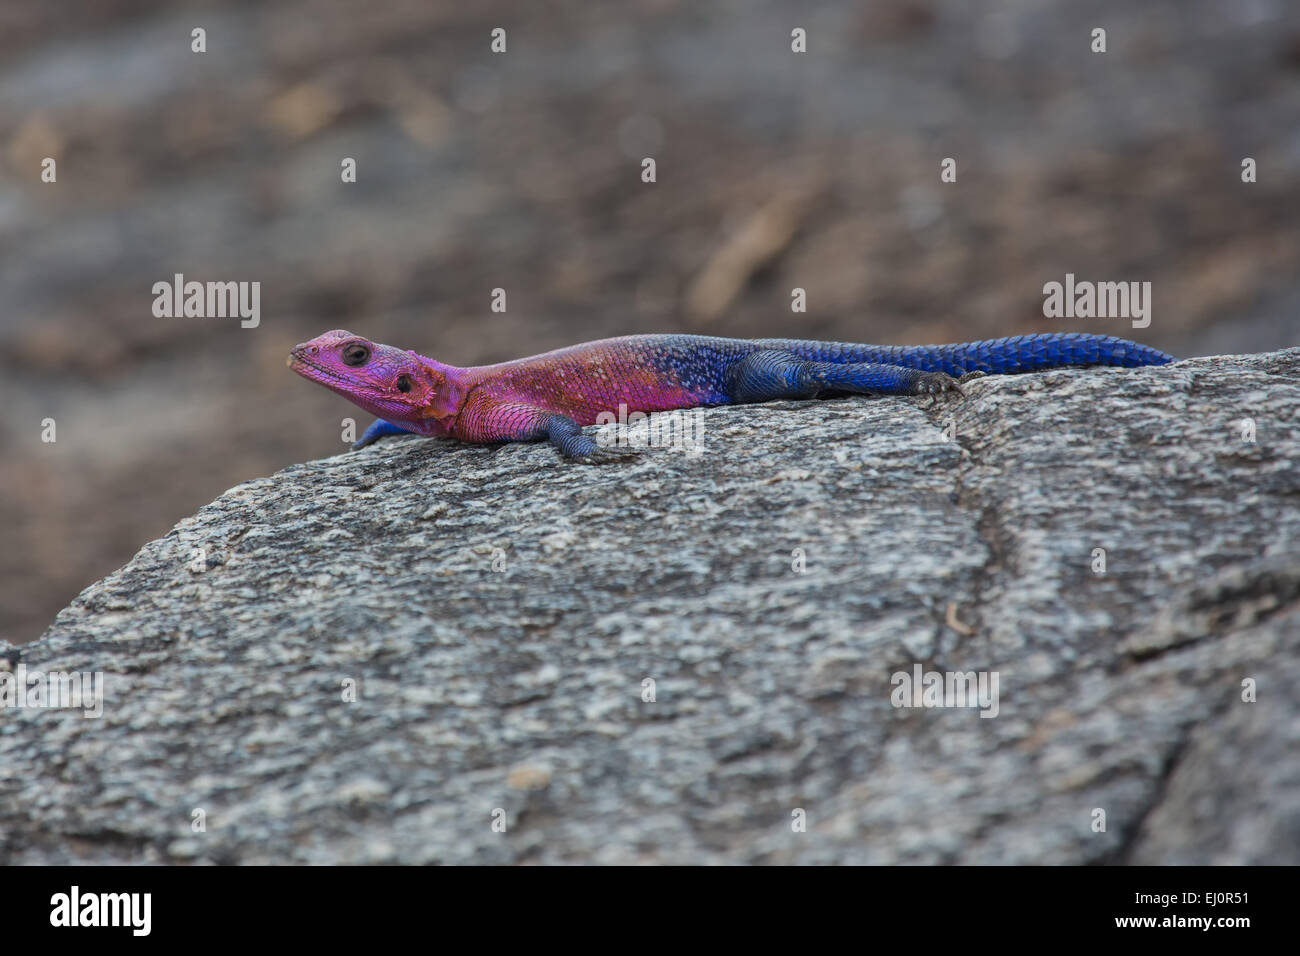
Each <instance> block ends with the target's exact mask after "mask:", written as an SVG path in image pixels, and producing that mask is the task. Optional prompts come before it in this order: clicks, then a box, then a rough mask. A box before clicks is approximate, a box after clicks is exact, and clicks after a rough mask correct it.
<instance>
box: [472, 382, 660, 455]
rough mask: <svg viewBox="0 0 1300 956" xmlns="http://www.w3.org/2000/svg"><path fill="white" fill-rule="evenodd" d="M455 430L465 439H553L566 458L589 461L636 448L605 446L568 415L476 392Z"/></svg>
mask: <svg viewBox="0 0 1300 956" xmlns="http://www.w3.org/2000/svg"><path fill="white" fill-rule="evenodd" d="M452 434H453V435H455V436H456V437H457V438H459V439H461V440H462V441H471V442H484V443H495V442H508V441H540V440H542V439H543V438H545V439H547V440H549V441H550V443H551V444H552V445H554V446H555V447H556V448H557V449H558V450H559V452H560V454H562V455H563V456H564V457H565V458H567V459H569V460H570V461H576V462H581V463H583V464H588V465H600V464H606V463H609V462H616V461H625V460H627V459H628V458H632V457H635V455H636V453H635V452H630V451H628V450H625V449H616V448H605V447H603V446H601V445H600V444H599V443H597V441H596V439H594V438H592V437H591V436H590V435H588V434H586V433H584V432H583V430H582V426H581V425H579V424H578V423H577V422H576V421H574V420H573V419H572V418H570V417H569V416H567V415H560V414H558V413H556V412H552V411H548V410H546V409H544V408H539V407H537V406H536V405H529V404H528V403H526V402H514V401H504V400H499V399H494V398H491V397H489V396H485V395H480V394H474V395H471V396H470V397H469V399H468V400H467V401H466V402H465V405H464V407H463V408H462V409H461V410H460V414H459V415H458V416H457V418H456V424H455V426H454V428H453V429H452Z"/></svg>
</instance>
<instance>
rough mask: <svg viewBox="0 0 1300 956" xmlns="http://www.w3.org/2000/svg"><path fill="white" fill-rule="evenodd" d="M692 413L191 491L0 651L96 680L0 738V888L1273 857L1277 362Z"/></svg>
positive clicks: (1293, 363)
mask: <svg viewBox="0 0 1300 956" xmlns="http://www.w3.org/2000/svg"><path fill="white" fill-rule="evenodd" d="M704 416H705V417H704V422H705V425H706V426H707V429H708V431H707V433H706V436H705V441H706V451H705V453H704V454H703V455H701V456H699V457H689V456H687V455H684V454H681V453H677V452H672V451H666V450H662V449H661V450H657V451H654V452H651V453H649V454H647V455H645V456H643V457H642V458H641V459H640V460H638V461H637V462H635V463H632V464H628V465H622V466H610V467H602V468H590V467H583V466H575V465H570V464H566V463H564V462H562V461H560V460H559V458H558V457H557V456H556V455H555V453H554V452H553V451H552V450H551V449H550V448H549V447H546V446H543V445H529V446H524V445H514V446H508V447H503V448H484V447H467V446H461V445H457V444H455V443H452V442H439V441H422V440H415V439H401V440H388V441H385V442H381V443H380V444H379V445H377V446H373V447H371V448H369V449H366V450H365V451H363V452H360V453H349V454H343V455H340V456H338V457H335V458H331V459H328V460H325V461H316V462H310V463H307V464H303V465H299V466H295V467H292V468H289V469H286V470H285V471H282V472H280V473H278V474H276V475H273V476H271V477H269V478H264V479H260V480H256V481H251V482H248V483H246V484H243V485H240V486H239V487H237V488H234V489H232V490H231V491H229V492H228V493H226V494H225V495H223V496H221V497H220V498H218V499H217V500H216V501H214V502H213V503H212V504H210V505H208V506H207V507H205V508H203V509H201V510H200V511H199V513H198V514H196V515H194V516H193V517H191V518H187V519H186V520H184V521H182V522H181V523H180V524H179V525H177V526H176V528H175V529H174V530H173V531H172V532H171V533H170V534H169V535H168V536H167V537H165V538H163V539H161V540H158V541H153V542H151V543H150V544H148V545H146V546H145V547H144V548H143V549H142V550H141V551H140V552H139V554H138V555H136V557H135V558H134V559H133V560H132V561H131V562H130V563H129V564H128V565H127V566H126V567H124V568H122V569H121V570H120V571H118V572H117V573H115V574H112V575H110V576H109V577H108V578H106V579H104V580H103V581H101V582H99V583H98V584H96V585H94V586H92V587H90V588H88V589H87V590H86V591H85V592H83V593H82V594H81V596H80V597H79V598H77V600H76V601H75V602H74V603H73V604H72V605H71V606H70V607H68V608H67V609H66V610H64V611H63V612H62V613H61V614H60V615H59V617H58V618H57V620H56V621H55V623H54V624H53V626H52V627H51V628H50V629H49V631H48V632H47V633H46V634H45V635H44V636H43V637H42V638H41V639H40V640H38V641H36V642H34V643H32V644H30V645H27V646H24V647H22V648H18V647H12V646H7V647H0V659H3V660H4V661H6V662H7V665H0V666H7V667H9V668H11V669H12V668H15V667H17V665H18V664H19V663H21V664H23V665H25V666H26V667H27V668H29V669H40V670H44V671H48V670H62V671H103V672H104V673H105V675H106V677H105V680H106V681H107V695H106V703H105V711H104V715H103V717H102V718H99V719H87V718H84V717H83V716H81V714H80V713H79V712H76V711H69V710H49V709H45V710H39V709H11V710H6V711H0V862H3V863H35V862H65V861H96V862H149V861H156V862H202V861H213V862H219V863H231V862H243V863H261V862H284V861H294V862H341V861H348V862H357V861H398V862H412V863H414V862H445V863H466V862H482V863H507V862H559V861H572V862H576V861H588V862H601V863H622V862H673V863H683V862H715V863H716V862H758V863H791V862H800V863H826V862H860V863H891V862H914V863H939V862H963V863H977V862H978V863H1069V862H1111V863H1113V862H1121V863H1126V862H1131V863H1185V862H1186V863H1190V862H1211V863H1224V862H1234V863H1245V862H1277V863H1300V470H1298V469H1297V467H1296V461H1297V457H1300V424H1298V422H1300V349H1292V350H1289V351H1286V352H1280V353H1274V354H1268V355H1259V356H1247V357H1219V358H1212V359H1196V360H1191V361H1186V362H1182V363H1179V364H1176V365H1173V366H1169V367H1165V368H1153V369H1138V370H1088V371H1058V372H1049V373H1045V374H1040V375H1032V376H1020V377H1015V378H990V379H984V380H981V381H978V382H974V383H972V384H971V385H970V386H969V387H968V397H967V398H966V400H964V401H961V402H958V403H944V404H938V405H935V404H930V403H927V402H922V401H915V400H902V399H892V400H890V399H879V400H869V399H846V400H837V401H830V402H824V403H818V404H794V403H780V404H772V405H767V406H761V407H748V408H730V409H719V410H712V411H708V412H705V413H704ZM1246 419H1249V420H1251V421H1253V422H1254V424H1255V427H1256V429H1257V434H1256V436H1255V440H1254V441H1247V440H1243V434H1242V430H1243V427H1244V426H1243V420H1246ZM949 421H951V422H952V423H954V424H955V427H956V440H955V441H951V440H945V437H944V434H943V426H944V425H945V424H946V423H948V422H949ZM195 549H201V553H200V554H199V559H198V560H197V561H196V559H195ZM797 549H802V552H803V554H804V555H805V560H806V569H805V570H804V571H803V573H799V572H796V571H795V570H794V568H793V565H794V564H795V558H794V557H793V556H792V555H793V553H794V552H796V550H797ZM1095 549H1104V551H1105V571H1104V573H1100V574H1099V573H1095V571H1094V563H1095V561H1096V560H1097V559H1096V557H1095V555H1094V550H1095ZM916 663H920V664H922V665H923V666H924V667H925V668H926V669H935V670H941V671H947V670H960V671H996V672H997V673H998V675H999V681H1000V692H1001V694H1000V707H999V712H998V715H997V716H996V717H995V718H993V719H981V718H980V717H979V716H978V712H977V711H976V710H974V709H970V708H965V709H957V708H948V709H941V708H940V709H923V708H911V709H908V708H895V707H894V706H892V705H891V701H890V694H891V690H892V687H891V675H893V674H894V673H895V672H897V671H900V670H906V671H910V670H911V669H912V667H913V665H914V664H916ZM647 678H649V679H653V681H654V682H655V697H656V699H655V701H654V702H646V701H644V700H643V699H642V693H643V690H642V688H643V681H645V680H646V679H647ZM1247 679H1250V680H1253V681H1255V682H1256V685H1257V694H1258V700H1257V702H1253V703H1250V702H1244V701H1243V700H1242V695H1243V687H1242V682H1243V681H1244V680H1247ZM348 680H351V681H355V682H356V685H357V688H358V695H359V699H358V700H356V701H355V702H345V701H344V700H343V684H344V682H345V681H348ZM197 808H201V809H202V810H203V811H204V814H205V819H206V829H205V831H204V832H194V831H193V829H192V826H191V820H192V815H193V813H194V811H195V810H196V809H197ZM498 808H499V809H500V810H503V811H504V819H505V821H506V824H507V831H506V832H505V833H500V832H494V830H493V828H492V821H493V813H494V810H497V809H498ZM796 808H802V810H803V811H805V813H806V820H807V831H806V832H793V831H792V826H791V820H792V812H793V811H794V810H795V809H796ZM1096 809H1102V810H1104V811H1105V819H1106V828H1105V831H1104V832H1094V830H1093V827H1092V823H1093V820H1094V819H1095V814H1094V811H1095V810H1096Z"/></svg>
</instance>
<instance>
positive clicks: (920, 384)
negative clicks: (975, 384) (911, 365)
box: [911, 372, 983, 397]
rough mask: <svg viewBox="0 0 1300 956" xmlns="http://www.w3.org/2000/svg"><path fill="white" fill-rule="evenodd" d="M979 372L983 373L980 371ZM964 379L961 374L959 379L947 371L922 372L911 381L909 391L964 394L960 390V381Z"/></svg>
mask: <svg viewBox="0 0 1300 956" xmlns="http://www.w3.org/2000/svg"><path fill="white" fill-rule="evenodd" d="M979 374H981V375H982V374H983V373H982V372H981V373H979ZM964 381H966V376H965V375H963V376H962V377H961V378H960V379H955V378H953V377H952V376H951V375H949V374H948V373H947V372H922V373H921V374H920V375H918V376H917V377H916V381H915V382H913V383H912V389H911V392H912V394H913V395H934V396H936V397H937V396H939V395H944V394H946V393H948V392H956V393H957V394H958V395H962V394H964V393H963V392H962V390H961V382H964Z"/></svg>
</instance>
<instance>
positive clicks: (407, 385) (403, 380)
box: [397, 375, 411, 395]
mask: <svg viewBox="0 0 1300 956" xmlns="http://www.w3.org/2000/svg"><path fill="white" fill-rule="evenodd" d="M397 390H398V391H399V392H401V393H402V394H403V395H405V394H406V393H407V392H409V391H410V390H411V376H409V375H399V376H397Z"/></svg>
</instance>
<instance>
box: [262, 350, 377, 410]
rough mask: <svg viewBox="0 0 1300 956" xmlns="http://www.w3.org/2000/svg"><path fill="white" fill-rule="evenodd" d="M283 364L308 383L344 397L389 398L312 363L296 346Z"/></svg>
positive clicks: (363, 384)
mask: <svg viewBox="0 0 1300 956" xmlns="http://www.w3.org/2000/svg"><path fill="white" fill-rule="evenodd" d="M284 364H285V365H287V366H288V367H289V368H290V369H292V370H293V371H295V372H297V373H298V374H299V375H301V376H302V377H303V378H305V379H307V380H308V381H311V382H316V383H317V384H318V385H324V386H325V387H326V388H329V389H333V390H334V391H336V392H341V393H343V394H344V395H345V396H349V395H356V394H358V393H361V394H366V395H374V396H375V397H377V398H391V396H389V395H388V393H387V392H386V391H383V390H381V389H377V388H375V387H373V386H371V385H367V384H366V383H365V382H360V381H357V380H356V379H355V378H348V377H346V376H343V375H340V374H339V373H338V372H336V371H334V370H333V369H330V368H326V367H325V366H324V365H321V364H320V363H319V362H314V361H312V360H311V359H310V358H308V357H307V354H306V353H305V352H304V351H303V348H302V346H298V347H297V348H295V349H294V350H293V351H291V352H290V353H289V357H288V358H286V359H285V360H284Z"/></svg>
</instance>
